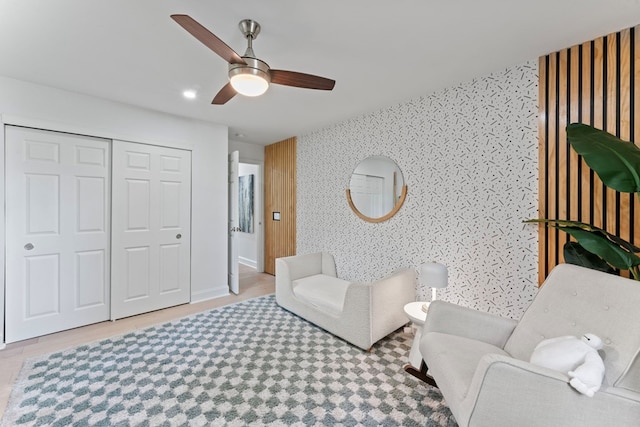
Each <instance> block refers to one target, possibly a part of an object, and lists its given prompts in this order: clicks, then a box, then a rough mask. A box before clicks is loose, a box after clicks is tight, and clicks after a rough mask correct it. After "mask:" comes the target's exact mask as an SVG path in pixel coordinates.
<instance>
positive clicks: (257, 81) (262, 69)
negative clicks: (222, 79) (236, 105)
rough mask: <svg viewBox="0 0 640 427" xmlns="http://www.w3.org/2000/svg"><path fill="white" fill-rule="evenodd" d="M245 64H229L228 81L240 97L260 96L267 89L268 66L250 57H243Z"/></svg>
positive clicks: (268, 78) (268, 81)
mask: <svg viewBox="0 0 640 427" xmlns="http://www.w3.org/2000/svg"><path fill="white" fill-rule="evenodd" d="M242 59H243V60H244V61H245V62H246V64H229V81H230V82H231V86H232V87H233V89H234V90H235V91H236V92H238V93H239V94H240V95H244V96H260V95H262V94H263V93H265V92H266V91H267V89H269V83H270V82H271V78H270V76H269V66H268V65H267V64H266V63H265V62H264V61H261V60H259V59H256V58H252V57H250V56H243V57H242Z"/></svg>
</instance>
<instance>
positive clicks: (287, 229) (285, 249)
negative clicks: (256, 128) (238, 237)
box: [264, 137, 297, 274]
mask: <svg viewBox="0 0 640 427" xmlns="http://www.w3.org/2000/svg"><path fill="white" fill-rule="evenodd" d="M296 142H297V139H296V138H295V137H293V138H288V139H285V140H283V141H280V142H277V143H275V144H271V145H268V146H266V147H265V149H264V216H265V218H264V224H265V227H264V271H265V272H266V273H269V274H276V258H279V257H285V256H290V255H295V254H296Z"/></svg>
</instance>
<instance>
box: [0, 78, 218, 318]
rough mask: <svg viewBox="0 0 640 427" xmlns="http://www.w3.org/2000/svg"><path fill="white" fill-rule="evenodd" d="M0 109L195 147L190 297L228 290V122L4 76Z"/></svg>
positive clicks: (57, 126)
mask: <svg viewBox="0 0 640 427" xmlns="http://www.w3.org/2000/svg"><path fill="white" fill-rule="evenodd" d="M0 114H1V115H2V116H1V118H2V121H3V122H4V123H5V124H16V125H25V126H32V127H41V128H44V129H51V130H58V131H64V132H71V133H81V134H86V135H93V136H99V137H105V138H110V139H121V140H125V141H132V142H142V143H148V144H155V145H163V146H167V147H178V148H186V149H190V150H192V153H193V160H192V241H191V246H192V247H191V257H192V258H191V298H192V302H195V301H199V300H204V299H209V298H215V297H219V296H222V295H227V294H228V287H227V209H226V206H227V149H228V138H227V132H228V129H227V127H226V126H221V125H214V124H211V123H207V122H203V121H197V120H189V119H185V118H181V117H177V116H172V115H168V114H163V113H159V112H155V111H151V110H145V109H141V108H138V107H134V106H130V105H125V104H121V103H116V102H111V101H107V100H104V99H99V98H95V97H91V96H87V95H82V94H78V93H74V92H68V91H64V90H59V89H54V88H51V87H46V86H41V85H36V84H32V83H27V82H23V81H19V80H14V79H9V78H5V77H1V76H0ZM0 124H1V123H0ZM0 142H2V150H1V151H2V152H3V153H4V142H3V141H1V140H0ZM1 167H2V168H4V162H2V166H1ZM0 175H1V176H2V178H1V179H2V180H3V179H4V178H3V177H4V170H3V171H2V173H1V174H0ZM1 184H2V185H0V188H4V181H2V183H1ZM2 200H4V198H2ZM221 207H222V208H221ZM1 223H2V224H4V218H2V221H1ZM3 276H4V275H3ZM2 307H4V304H2ZM1 318H2V319H4V316H1ZM0 326H1V325H0ZM0 330H2V328H0Z"/></svg>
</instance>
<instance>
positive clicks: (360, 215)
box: [347, 184, 407, 223]
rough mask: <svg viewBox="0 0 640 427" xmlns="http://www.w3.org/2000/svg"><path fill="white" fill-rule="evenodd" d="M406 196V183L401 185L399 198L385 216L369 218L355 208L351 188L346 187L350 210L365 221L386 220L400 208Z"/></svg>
mask: <svg viewBox="0 0 640 427" xmlns="http://www.w3.org/2000/svg"><path fill="white" fill-rule="evenodd" d="M406 198H407V185H406V184H405V185H403V186H402V192H401V193H400V198H399V199H398V201H397V202H396V205H395V206H394V207H393V209H391V211H389V213H387V214H386V215H385V216H381V217H380V218H370V217H368V216H366V215H364V214H363V213H362V212H360V211H359V210H358V208H356V205H354V204H353V200H352V199H351V190H350V189H348V188H347V202H349V206H350V207H351V210H353V212H354V213H355V214H356V215H357V216H358V217H360V218H361V219H363V220H364V221H367V222H373V223H376V222H382V221H386V220H388V219H389V218H391V217H392V216H394V215H395V214H396V213H397V212H398V211H399V210H400V208H401V207H402V205H403V204H404V199H406Z"/></svg>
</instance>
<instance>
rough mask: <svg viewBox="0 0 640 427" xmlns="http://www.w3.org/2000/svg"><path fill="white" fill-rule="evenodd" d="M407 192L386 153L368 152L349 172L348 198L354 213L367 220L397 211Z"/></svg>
mask: <svg viewBox="0 0 640 427" xmlns="http://www.w3.org/2000/svg"><path fill="white" fill-rule="evenodd" d="M406 196H407V186H406V185H405V184H404V178H403V177H402V171H401V170H400V168H399V167H398V165H396V163H395V162H394V161H393V160H391V159H390V158H388V157H384V156H371V157H367V158H366V159H364V160H363V161H361V162H360V163H359V164H358V166H356V168H355V170H354V171H353V173H352V174H351V180H350V181H349V188H348V189H347V201H348V202H349V206H351V209H353V212H355V214H356V215H358V216H359V217H360V218H362V219H363V220H365V221H368V222H382V221H385V220H387V219H389V218H391V217H392V216H394V215H395V214H396V212H398V210H400V207H401V206H402V204H403V203H404V199H405V198H406Z"/></svg>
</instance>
